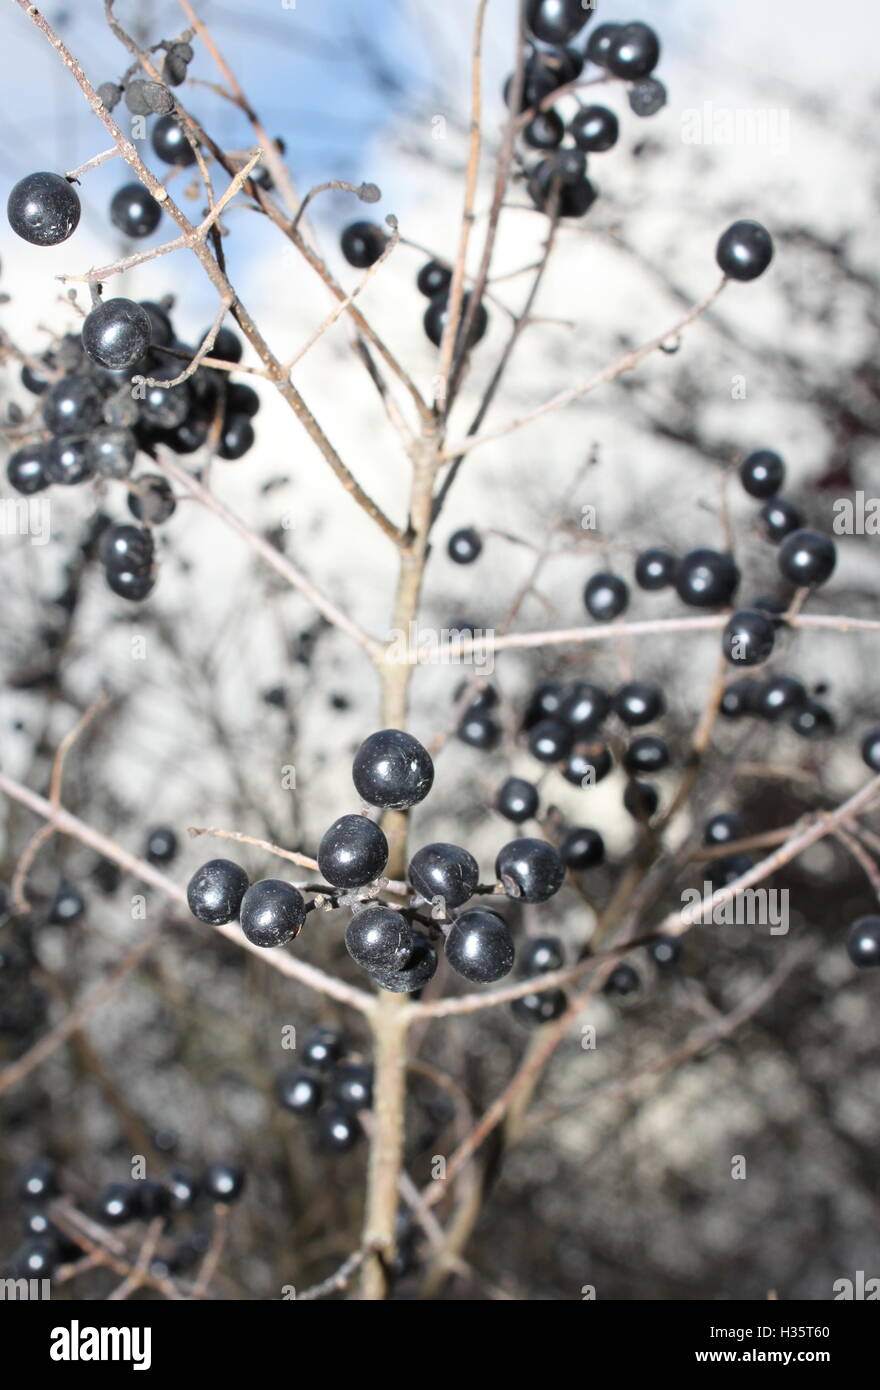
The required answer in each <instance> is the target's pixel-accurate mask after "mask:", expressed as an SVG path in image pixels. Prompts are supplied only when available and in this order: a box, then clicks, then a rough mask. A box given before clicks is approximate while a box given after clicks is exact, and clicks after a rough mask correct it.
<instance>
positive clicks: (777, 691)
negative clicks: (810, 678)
mask: <svg viewBox="0 0 880 1390" xmlns="http://www.w3.org/2000/svg"><path fill="white" fill-rule="evenodd" d="M806 702H807V692H806V689H805V687H804V685H803V684H802V682H801V681H799V680H797V679H796V677H795V676H771V677H770V679H769V680H767V681H765V682H764V683H763V685H760V686H759V687H758V690H757V692H756V694H755V712H756V713H757V714H759V715H760V716H761V718H762V719H781V718H782V716H783V715H789V714H792V713H794V711H795V710H799V709H800V708H801V707H802V706H803V705H805V704H806Z"/></svg>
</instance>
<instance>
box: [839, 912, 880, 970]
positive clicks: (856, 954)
mask: <svg viewBox="0 0 880 1390" xmlns="http://www.w3.org/2000/svg"><path fill="white" fill-rule="evenodd" d="M846 949H847V953H848V954H849V958H850V960H851V961H852V963H853V965H859V966H870V965H880V917H859V919H858V920H857V921H855V922H853V924H852V926H851V927H850V929H849V933H848V935H847V938H846Z"/></svg>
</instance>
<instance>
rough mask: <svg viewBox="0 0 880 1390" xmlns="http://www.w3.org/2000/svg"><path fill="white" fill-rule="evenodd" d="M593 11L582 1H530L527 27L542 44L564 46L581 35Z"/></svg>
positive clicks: (527, 10)
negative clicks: (578, 34) (577, 35)
mask: <svg viewBox="0 0 880 1390" xmlns="http://www.w3.org/2000/svg"><path fill="white" fill-rule="evenodd" d="M590 18H592V10H591V8H590V7H589V6H588V5H583V4H581V0H528V3H527V5H526V25H527V27H528V29H529V30H530V32H531V33H533V34H534V36H535V38H536V39H540V40H541V42H542V43H551V44H554V45H558V46H560V47H561V46H562V45H563V44H567V43H568V42H569V40H570V39H573V38H574V36H575V34H577V33H579V32H580V30H581V29H582V28H583V27H584V25H585V24H586V22H587V20H588V19H590Z"/></svg>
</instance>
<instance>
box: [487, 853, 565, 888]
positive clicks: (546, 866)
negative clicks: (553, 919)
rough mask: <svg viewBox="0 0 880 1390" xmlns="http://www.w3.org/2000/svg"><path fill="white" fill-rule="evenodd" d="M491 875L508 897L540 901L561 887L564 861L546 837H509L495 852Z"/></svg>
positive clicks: (563, 875) (563, 876)
mask: <svg viewBox="0 0 880 1390" xmlns="http://www.w3.org/2000/svg"><path fill="white" fill-rule="evenodd" d="M495 875H496V877H497V878H498V880H499V882H500V883H501V884H502V885H503V887H504V889H505V891H506V892H507V893H508V894H509V895H510V896H511V897H515V898H520V899H521V900H522V901H523V902H527V903H543V902H546V901H547V899H548V898H552V897H553V895H554V893H558V892H559V889H560V888H561V887H562V883H563V880H564V878H565V865H564V864H563V862H562V860H561V859H560V857H559V855H558V853H557V852H556V850H555V849H554V848H553V846H552V845H548V844H547V841H546V840H533V839H522V840H511V842H510V843H509V844H507V845H504V847H503V848H502V849H501V850H499V852H498V857H497V859H496V860H495Z"/></svg>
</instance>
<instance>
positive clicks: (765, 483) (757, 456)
mask: <svg viewBox="0 0 880 1390" xmlns="http://www.w3.org/2000/svg"><path fill="white" fill-rule="evenodd" d="M739 479H740V482H741V483H742V485H743V487H744V488H745V490H746V492H747V493H748V494H749V496H750V497H762V498H763V497H775V496H776V494H777V492H778V491H779V489H780V488H781V487H782V484H783V483H784V481H785V464H784V463H783V461H782V459H781V458H780V456H779V454H777V453H775V452H774V451H773V449H756V450H755V452H754V453H751V454H749V455H748V456H747V457H746V458H744V459H743V461H742V463H741V464H740V466H739Z"/></svg>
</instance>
